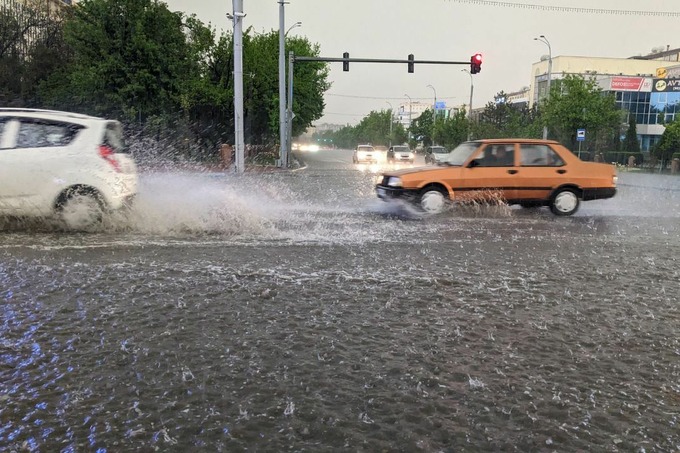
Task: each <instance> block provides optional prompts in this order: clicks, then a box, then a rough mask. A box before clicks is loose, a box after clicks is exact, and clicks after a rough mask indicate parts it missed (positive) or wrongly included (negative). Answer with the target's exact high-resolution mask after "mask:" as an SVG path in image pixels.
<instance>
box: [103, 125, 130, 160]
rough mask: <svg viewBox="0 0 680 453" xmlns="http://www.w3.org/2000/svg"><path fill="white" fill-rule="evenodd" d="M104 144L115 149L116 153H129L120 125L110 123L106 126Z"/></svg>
mask: <svg viewBox="0 0 680 453" xmlns="http://www.w3.org/2000/svg"><path fill="white" fill-rule="evenodd" d="M103 144H104V145H106V146H108V147H110V148H111V149H113V151H114V152H115V153H129V150H128V147H127V146H125V139H124V138H123V128H122V127H121V125H120V124H119V123H108V124H107V125H106V133H105V134H104V143H103Z"/></svg>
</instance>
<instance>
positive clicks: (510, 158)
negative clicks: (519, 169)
mask: <svg viewBox="0 0 680 453" xmlns="http://www.w3.org/2000/svg"><path fill="white" fill-rule="evenodd" d="M475 160H476V161H477V164H478V166H479V167H512V166H514V165H515V147H514V146H513V145H507V144H506V145H504V144H500V145H488V146H487V147H486V148H484V153H483V154H482V155H481V156H479V157H478V158H477V159H475Z"/></svg>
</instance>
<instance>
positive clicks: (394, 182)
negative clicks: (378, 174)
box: [387, 176, 401, 187]
mask: <svg viewBox="0 0 680 453" xmlns="http://www.w3.org/2000/svg"><path fill="white" fill-rule="evenodd" d="M387 185H388V186H389V187H401V178H399V177H398V176H390V179H388V180H387Z"/></svg>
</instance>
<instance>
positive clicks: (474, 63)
mask: <svg viewBox="0 0 680 453" xmlns="http://www.w3.org/2000/svg"><path fill="white" fill-rule="evenodd" d="M481 70H482V54H481V53H476V54H474V55H473V56H471V57H470V73H472V74H477V73H478V72H480V71H481Z"/></svg>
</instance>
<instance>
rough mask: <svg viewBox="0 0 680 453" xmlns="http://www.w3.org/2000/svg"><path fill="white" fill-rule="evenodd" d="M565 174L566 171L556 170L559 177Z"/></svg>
mask: <svg viewBox="0 0 680 453" xmlns="http://www.w3.org/2000/svg"><path fill="white" fill-rule="evenodd" d="M566 172H567V170H557V173H559V174H561V175H563V174H565V173H566Z"/></svg>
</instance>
